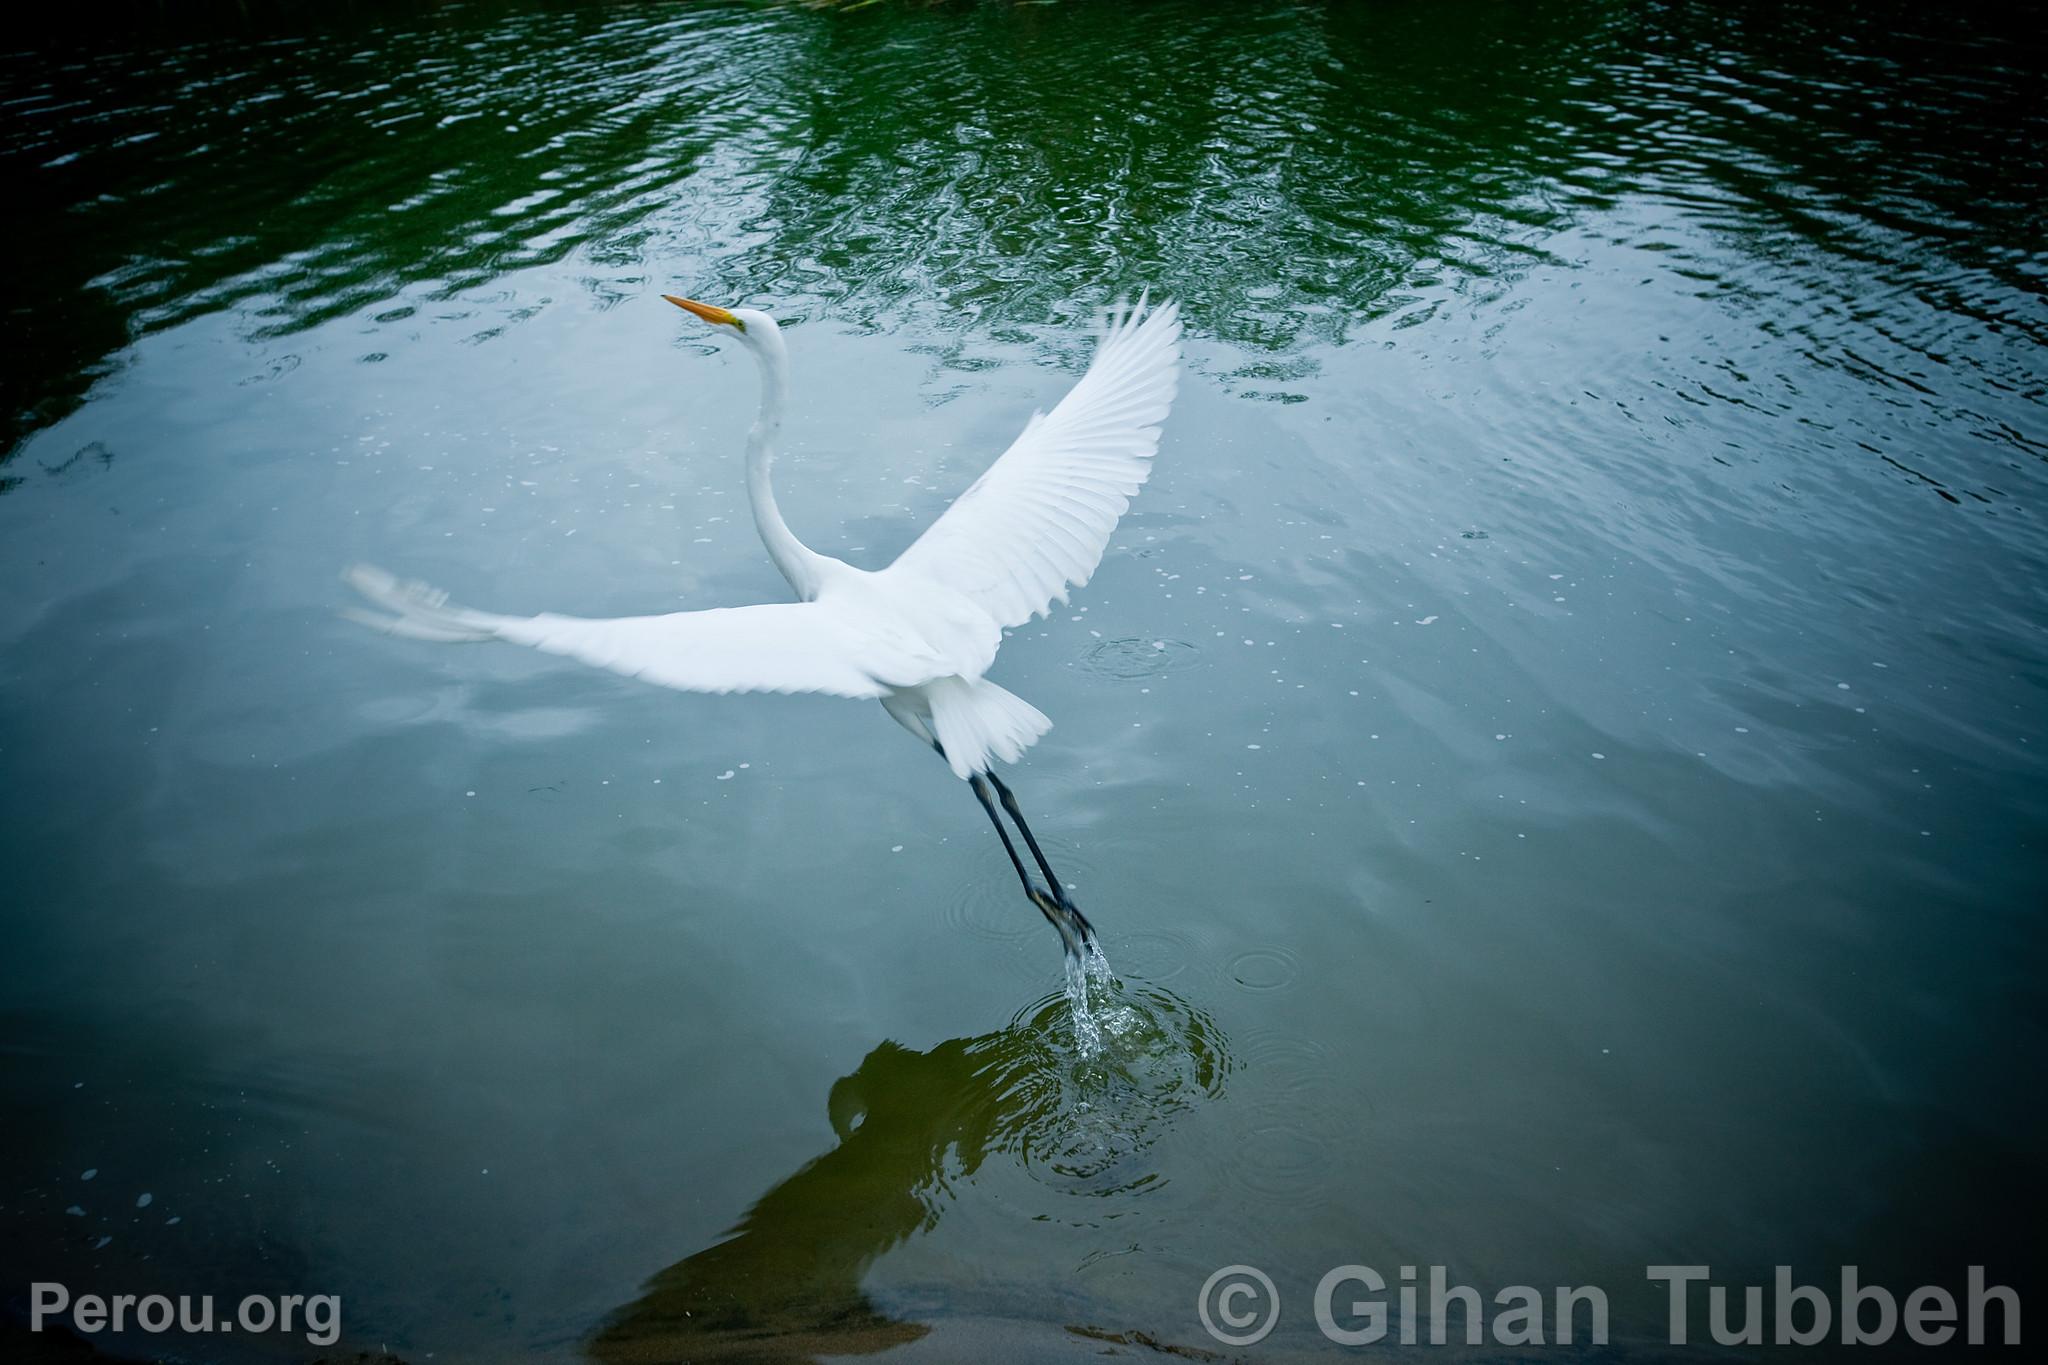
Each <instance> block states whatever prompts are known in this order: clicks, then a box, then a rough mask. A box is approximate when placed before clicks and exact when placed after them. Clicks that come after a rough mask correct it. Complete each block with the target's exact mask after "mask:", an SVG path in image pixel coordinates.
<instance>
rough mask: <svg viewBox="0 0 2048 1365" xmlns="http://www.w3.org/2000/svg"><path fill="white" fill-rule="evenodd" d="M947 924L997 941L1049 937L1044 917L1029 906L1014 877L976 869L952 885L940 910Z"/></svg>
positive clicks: (1014, 941)
mask: <svg viewBox="0 0 2048 1365" xmlns="http://www.w3.org/2000/svg"><path fill="white" fill-rule="evenodd" d="M940 918H941V919H943V920H944V921H945V923H946V924H947V926H948V927H950V928H955V929H964V930H966V931H967V932H968V933H970V934H972V935H974V936H975V937H976V938H983V939H989V940H992V941H994V942H997V943H1017V942H1020V941H1022V940H1024V939H1027V938H1029V939H1037V938H1043V939H1045V940H1047V941H1048V942H1050V941H1051V939H1052V930H1051V929H1049V928H1047V927H1046V923H1045V919H1044V917H1043V916H1041V915H1040V914H1039V913H1038V912H1037V911H1036V910H1034V909H1032V908H1031V905H1030V903H1029V902H1027V901H1026V900H1025V899H1024V896H1023V893H1022V892H1020V891H1019V890H1018V889H1017V881H1016V878H1014V877H997V876H994V875H992V874H990V873H988V872H987V871H985V870H977V871H976V872H975V873H974V874H973V875H972V876H970V877H968V879H967V880H966V881H964V882H961V883H960V884H959V885H957V886H955V887H954V888H953V893H952V894H951V895H950V896H948V897H947V898H946V900H945V903H944V905H943V907H942V908H941V910H940Z"/></svg>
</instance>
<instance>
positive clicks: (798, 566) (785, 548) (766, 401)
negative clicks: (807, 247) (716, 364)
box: [747, 346, 819, 602]
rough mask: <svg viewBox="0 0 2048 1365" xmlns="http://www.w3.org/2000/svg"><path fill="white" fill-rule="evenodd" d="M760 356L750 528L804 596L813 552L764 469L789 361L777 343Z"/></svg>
mask: <svg viewBox="0 0 2048 1365" xmlns="http://www.w3.org/2000/svg"><path fill="white" fill-rule="evenodd" d="M757 354H758V355H759V356H760V360H761V415H760V416H759V417H758V418H757V419H755V422H754V429H753V430H752V431H749V432H748V433H747V501H748V502H749V503H751V504H752V505H753V508H754V528H755V529H756V530H758V531H759V532H760V533H761V543H762V544H763V545H766V546H767V547H768V557H769V558H770V559H773V560H774V561H775V567H776V568H778V569H780V570H782V576H783V577H784V578H786V579H788V580H789V586H790V587H791V588H793V589H795V590H796V595H797V596H798V597H800V598H802V599H803V600H804V601H806V602H808V601H810V600H811V599H812V598H814V597H816V596H817V595H818V560H819V556H818V555H817V553H816V552H815V551H813V550H811V549H809V548H808V547H806V546H805V545H804V543H803V542H802V541H800V540H798V539H797V538H796V533H795V532H794V531H791V530H790V529H789V523H788V522H786V521H784V520H783V519H782V512H781V509H779V508H778V507H776V505H775V490H774V489H773V488H771V487H769V484H768V471H769V469H770V467H771V466H773V465H774V463H775V443H776V441H777V440H778V439H780V437H781V435H782V409H783V404H784V402H785V400H786V399H787V398H788V396H789V363H788V360H787V359H786V358H785V357H784V355H783V353H782V348H781V347H780V346H765V347H763V348H761V350H760V351H759V352H757Z"/></svg>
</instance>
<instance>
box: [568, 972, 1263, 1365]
mask: <svg viewBox="0 0 2048 1365" xmlns="http://www.w3.org/2000/svg"><path fill="white" fill-rule="evenodd" d="M1095 1015H1096V1021H1097V1023H1098V1025H1099V1027H1100V1029H1101V1033H1102V1048H1101V1051H1100V1052H1099V1053H1097V1054H1096V1055H1095V1056H1093V1057H1092V1058H1088V1059H1086V1060H1084V1059H1083V1058H1082V1057H1081V1056H1080V1055H1079V1054H1078V1053H1077V1052H1076V1050H1075V1048H1074V1045H1073V1041H1072V1039H1073V1031H1072V1021H1071V1018H1070V1015H1069V1005H1068V1000H1067V997H1066V996H1065V995H1063V994H1062V995H1055V996H1051V997H1048V998H1047V999H1045V1000H1042V1001H1040V1002H1039V1003H1038V1004H1036V1005H1033V1006H1031V1007H1030V1008H1028V1009H1026V1010H1024V1011H1023V1012H1022V1013H1020V1014H1019V1015H1018V1016H1017V1018H1016V1019H1015V1020H1013V1021H1012V1022H1011V1024H1010V1026H1009V1027H1008V1028H1005V1029H1002V1030H1000V1031H998V1032H995V1033H990V1034H986V1035H984V1036H982V1037H978V1038H956V1039H953V1040H952V1041H950V1042H947V1043H942V1044H940V1045H939V1046H937V1047H934V1048H932V1049H930V1050H929V1051H926V1052H913V1051H912V1050H910V1049H909V1048H906V1047H901V1046H899V1045H897V1044H895V1043H890V1042H884V1043H882V1044H880V1045H879V1046H877V1047H876V1048H875V1050H874V1051H872V1052H870V1053H869V1054H868V1055H867V1058H866V1059H865V1060H863V1061H862V1062H861V1064H860V1067H859V1069H857V1070H856V1071H854V1073H853V1074H852V1075H850V1076H847V1077H845V1078H844V1079H842V1080H840V1081H839V1082H838V1083H837V1084H835V1085H834V1086H833V1087H832V1093H831V1097H830V1099H829V1100H828V1101H827V1106H828V1110H829V1112H830V1115H831V1119H832V1128H833V1131H834V1132H836V1133H837V1134H838V1136H839V1145H838V1146H836V1147H834V1148H833V1149H832V1150H831V1151H829V1152H827V1153H826V1154H825V1155H823V1156H821V1157H819V1158H818V1159H817V1160H815V1161H813V1162H811V1163H810V1164H809V1165H807V1166H805V1167H804V1168H803V1169H802V1170H800V1171H798V1172H797V1173H796V1174H794V1175H792V1176H790V1177H789V1178H788V1179H787V1180H785V1181H783V1182H782V1183H781V1184H779V1185H777V1186H775V1187H774V1188H773V1189H771V1190H769V1191H768V1192H767V1193H766V1194H764V1195H762V1196H761V1198H760V1199H759V1200H758V1201H757V1202H756V1203H755V1204H754V1206H753V1208H751V1209H749V1210H748V1211H747V1215H746V1217H744V1218H742V1219H741V1220H740V1222H739V1225H738V1226H737V1227H735V1228H734V1229H732V1232H731V1233H730V1235H728V1237H727V1238H726V1240H724V1241H721V1242H719V1243H717V1244H716V1245H714V1246H710V1247H706V1248H705V1249H704V1250H702V1251H700V1252H698V1253H697V1254H695V1255H694V1256H691V1257H689V1258H688V1259H687V1260H683V1261H679V1262H677V1263H676V1264H675V1265H672V1266H670V1267H669V1268H668V1269H666V1270H664V1271H662V1272H661V1273H660V1274H658V1275H656V1276H655V1277H654V1279H653V1280H652V1281H651V1282H650V1283H649V1284H648V1287H647V1292H646V1294H644V1295H643V1296H642V1297H641V1298H640V1299H639V1300H638V1301H637V1302H635V1303H633V1304H630V1305H628V1306H627V1307H626V1308H624V1309H621V1310H620V1311H619V1312H618V1313H616V1314H615V1315H613V1317H612V1319H611V1321H609V1322H608V1323H607V1324H606V1325H605V1326H604V1328H603V1329H602V1330H601V1331H599V1333H598V1334H597V1335H596V1336H595V1337H594V1338H593V1339H592V1340H591V1342H590V1343H589V1346H588V1351H589V1354H590V1356H591V1357H592V1358H593V1359H596V1360H601V1361H667V1360H724V1361H760V1362H767V1361H805V1360H810V1359H812V1358H814V1357H817V1356H823V1355H865V1354H871V1353H873V1352H876V1351H882V1350H886V1349H888V1348H889V1347H891V1346H896V1345H900V1344H902V1343H904V1342H909V1341H915V1340H916V1339H917V1338H919V1337H921V1336H923V1335H924V1334H925V1332H926V1331H927V1330H928V1329H927V1328H926V1327H924V1326H923V1325H921V1324H919V1323H914V1322H900V1321H897V1320H895V1319H892V1318H889V1317H886V1316H884V1315H883V1314H881V1313H879V1312H877V1311H876V1310H875V1308H874V1306H873V1305H872V1304H871V1303H870V1302H869V1301H868V1298H867V1296H866V1295H865V1294H864V1293H862V1291H861V1278H862V1276H863V1274H864V1273H865V1272H866V1270H867V1268H868V1266H869V1265H870V1264H871V1263H872V1262H873V1261H874V1260H875V1258H876V1257H877V1256H880V1255H881V1254H882V1253H883V1252H885V1251H887V1250H889V1248H891V1247H893V1246H895V1245H896V1244H897V1243H899V1242H902V1241H904V1240H905V1239H906V1238H909V1237H912V1236H914V1235H916V1234H918V1233H921V1232H925V1231H928V1230H929V1229H930V1228H931V1227H933V1226H934V1225H935V1224H936V1223H937V1222H938V1220H939V1218H940V1216H941V1214H942V1213H943V1212H944V1211H945V1209H946V1207H947V1205H948V1203H949V1202H950V1201H951V1200H952V1199H953V1198H954V1197H955V1193H956V1187H957V1185H958V1184H959V1182H961V1181H964V1180H968V1179H971V1178H972V1177H973V1175H974V1173H975V1172H976V1171H977V1170H979V1169H980V1167H981V1165H982V1163H983V1162H985V1161H989V1160H991V1159H1003V1158H1007V1159H1009V1160H1012V1161H1015V1162H1017V1163H1019V1164H1020V1165H1022V1166H1023V1167H1024V1168H1025V1169H1027V1170H1029V1171H1030V1172H1031V1173H1032V1174H1033V1175H1034V1176H1035V1177H1036V1178H1037V1179H1039V1180H1041V1181H1043V1182H1045V1183H1047V1184H1049V1185H1051V1186H1053V1187H1055V1188H1058V1189H1064V1190H1070V1191H1072V1192H1074V1193H1079V1194H1088V1195H1096V1196H1101V1195H1115V1194H1118V1193H1124V1192H1135V1191H1136V1190H1138V1189H1140V1188H1142V1187H1143V1186H1145V1185H1149V1184H1151V1183H1153V1182H1154V1181H1155V1180H1157V1178H1158V1173H1157V1172H1155V1171H1153V1170H1151V1169H1150V1168H1149V1167H1148V1165H1147V1163H1146V1162H1145V1160H1144V1154H1145V1152H1146V1150H1147V1148H1149V1147H1150V1146H1151V1144H1152V1143H1153V1142H1154V1141H1155V1140H1156V1139H1157V1138H1158V1136H1159V1135H1160V1134H1161V1133H1162V1132H1163V1131H1164V1130H1165V1128H1166V1127H1167V1126H1168V1125H1170V1124H1171V1123H1172V1121H1173V1118H1174V1116H1175V1115H1176V1114H1178V1113H1180V1112H1182V1111H1184V1110H1186V1109H1187V1108H1189V1107H1190V1106H1192V1105H1196V1104H1199V1103H1201V1102H1202V1101H1203V1100H1205V1099H1209V1098H1213V1097H1214V1096H1216V1095H1218V1094H1220V1093H1221V1092H1222V1088H1223V1080H1224V1076H1225V1074H1226V1073H1227V1072H1228V1071H1229V1069H1230V1060H1229V1055H1228V1052H1227V1050H1226V1048H1225V1046H1224V1041H1223V1039H1222V1036H1221V1035H1220V1034H1219V1033H1218V1032H1217V1031H1216V1027H1215V1025H1214V1024H1213V1022H1212V1021H1211V1020H1210V1019H1209V1018H1208V1017H1207V1016H1206V1015H1204V1014H1203V1013H1201V1012H1200V1011H1199V1010H1196V1009H1195V1008H1194V1007H1193V1006H1191V1005H1189V1004H1188V1003H1187V1002H1186V1001H1184V1000H1181V999H1180V998H1178V997H1176V996H1174V995H1173V994H1171V993H1170V992H1167V991H1164V990H1161V989H1159V988H1157V987H1145V986H1111V987H1108V988H1106V989H1105V991H1104V992H1103V993H1101V994H1099V995H1098V996H1097V1002H1096V1009H1095Z"/></svg>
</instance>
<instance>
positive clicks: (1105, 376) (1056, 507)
mask: <svg viewBox="0 0 2048 1365" xmlns="http://www.w3.org/2000/svg"><path fill="white" fill-rule="evenodd" d="M1179 374H1180V309H1179V307H1178V305H1176V304H1173V303H1170V302H1169V303H1161V304H1159V305H1157V306H1155V307H1152V308H1149V309H1148V308H1147V307H1146V306H1145V304H1144V301H1143V300H1140V301H1139V303H1138V305H1137V306H1136V307H1135V308H1132V309H1130V310H1129V311H1128V312H1126V313H1124V314H1122V315H1121V316H1118V317H1116V318H1114V319H1112V321H1111V323H1110V326H1109V329H1108V330H1107V332H1106V333H1105V334H1104V336H1103V339H1102V342H1101V344H1100V345H1099V346H1098V347H1097V348H1096V351H1095V359H1094V361H1093V362H1092V363H1090V365H1089V366H1088V372H1087V373H1086V374H1084V375H1082V376H1081V380H1080V382H1079V383H1077V384H1075V385H1074V387H1073V389H1072V390H1071V391H1070V392H1069V393H1068V394H1067V396H1066V397H1065V398H1063V399H1061V400H1060V402H1059V405H1058V406H1057V407H1055V408H1054V409H1053V410H1052V411H1051V412H1050V413H1034V414H1033V415H1032V418H1031V420H1030V421H1029V422H1027V423H1026V424H1025V426H1024V431H1023V434H1021V435H1020V436H1018V437H1017V439H1016V441H1015V442H1013V443H1012V444H1011V446H1010V448H1009V449H1008V450H1006V451H1004V452H1003V454H1002V456H1001V458H999V459H998V460H997V461H996V462H995V463H994V464H992V465H990V466H989V468H988V470H987V472H985V473H984V474H983V475H982V476H981V477H980V478H979V479H976V480H975V481H974V483H973V484H972V486H970V487H969V488H968V490H967V491H966V492H965V493H962V494H961V495H960V496H959V498H957V499H956V500H955V501H954V503H953V505H952V506H951V507H948V508H947V509H946V511H945V513H944V514H943V515H942V516H940V517H939V519H938V520H937V521H935V522H933V523H932V524H931V526H930V527H929V528H927V529H926V531H925V533H924V534H923V535H922V536H919V537H918V538H917V540H916V541H915V542H914V543H913V544H912V545H911V546H910V548H909V549H907V550H905V551H904V552H903V553H902V555H900V556H899V557H898V558H897V560H896V562H895V563H894V564H892V565H891V566H890V567H889V568H888V569H887V570H885V572H886V573H889V574H892V575H898V574H900V575H911V576H919V577H923V578H926V579H929V580H931V581H934V582H939V583H943V584H945V585H946V586H948V587H950V588H952V589H954V590H955V591H957V592H960V593H963V594H965V595H966V596H968V597H969V598H971V599H973V600H974V601H975V602H976V603H977V604H979V605H980V606H981V607H982V608H983V609H984V610H986V611H987V612H988V613H989V614H990V615H991V616H993V617H994V618H995V619H996V621H997V622H998V623H999V624H1001V625H1004V626H1016V625H1022V624H1023V623H1024V622H1026V621H1028V620H1030V619H1031V618H1032V617H1033V616H1038V615H1043V614H1044V613H1045V612H1047V611H1049V610H1050V609H1051V607H1052V604H1053V603H1054V602H1055V601H1059V602H1064V601H1065V600H1066V598H1067V591H1068V589H1069V587H1070V586H1071V587H1079V586H1080V585H1082V584H1084V583H1086V582H1087V581H1088V579H1089V576H1090V575H1092V574H1093V573H1094V572H1095V567H1096V565H1098V564H1100V563H1101V562H1102V553H1103V551H1104V550H1105V549H1106V548H1108V545H1109V537H1110V533H1111V532H1113V531H1114V530H1115V529H1116V523H1117V520H1118V518H1120V517H1122V516H1123V514H1124V511H1125V509H1126V508H1128V507H1129V506H1130V505H1131V498H1132V496H1133V495H1134V494H1136V493H1137V491H1138V488H1139V486H1140V485H1141V484H1143V483H1144V482H1145V479H1146V477H1147V476H1148V475H1150V474H1151V472H1152V457H1153V455H1154V454H1155V453H1156V452H1157V451H1158V449H1159V424H1160V423H1161V422H1162V421H1164V420H1165V419H1166V413H1167V409H1168V408H1169V407H1171V406H1172V404H1173V397H1174V391H1175V388H1176V386H1177V384H1178V383H1179Z"/></svg>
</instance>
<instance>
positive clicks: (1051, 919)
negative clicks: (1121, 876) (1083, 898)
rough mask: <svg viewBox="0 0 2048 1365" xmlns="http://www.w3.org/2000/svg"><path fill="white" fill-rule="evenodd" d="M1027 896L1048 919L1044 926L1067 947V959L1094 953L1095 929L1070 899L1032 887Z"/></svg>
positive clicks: (1028, 888) (1029, 888)
mask: <svg viewBox="0 0 2048 1365" xmlns="http://www.w3.org/2000/svg"><path fill="white" fill-rule="evenodd" d="M1024 894H1025V895H1027V896H1029V897H1030V898H1031V903H1032V904H1033V905H1035V906H1037V907H1038V913H1039V914H1041V915H1044V916H1045V922H1046V923H1048V924H1050V925H1051V926H1052V927H1053V928H1054V929H1056V930H1058V931H1059V936H1060V942H1061V943H1063V944H1065V945H1066V949H1067V955H1068V956H1070V957H1075V958H1085V957H1087V956H1088V955H1089V954H1090V953H1091V952H1093V951H1095V926H1094V925H1092V924H1090V923H1089V922H1088V917H1087V916H1086V915H1084V914H1082V913H1081V908H1080V907H1079V906H1077V905H1075V904H1074V903H1073V901H1071V900H1069V899H1068V898H1067V894H1066V892H1064V891H1061V892H1058V893H1057V894H1056V895H1055V894H1054V893H1051V892H1048V891H1046V889H1045V888H1044V887H1042V886H1039V885H1037V884H1036V883H1033V884H1032V885H1031V886H1028V887H1026V888H1025V892H1024Z"/></svg>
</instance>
